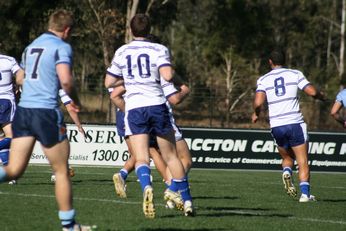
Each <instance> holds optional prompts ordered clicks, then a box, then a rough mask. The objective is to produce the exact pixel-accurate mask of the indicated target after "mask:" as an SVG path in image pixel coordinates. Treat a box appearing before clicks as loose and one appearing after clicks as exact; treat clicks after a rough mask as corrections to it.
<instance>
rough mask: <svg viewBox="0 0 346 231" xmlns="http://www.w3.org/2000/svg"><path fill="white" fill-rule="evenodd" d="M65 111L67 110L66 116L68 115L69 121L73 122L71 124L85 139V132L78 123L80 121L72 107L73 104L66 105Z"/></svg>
mask: <svg viewBox="0 0 346 231" xmlns="http://www.w3.org/2000/svg"><path fill="white" fill-rule="evenodd" d="M65 107H66V109H67V112H68V114H69V115H70V117H71V119H72V120H73V122H74V123H75V124H76V126H77V128H78V131H79V132H80V133H82V135H83V136H84V137H85V131H84V128H83V127H82V124H81V122H80V119H79V116H78V112H76V111H75V110H74V107H75V106H73V102H71V103H69V104H66V105H65Z"/></svg>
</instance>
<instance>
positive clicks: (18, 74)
mask: <svg viewBox="0 0 346 231" xmlns="http://www.w3.org/2000/svg"><path fill="white" fill-rule="evenodd" d="M15 76H16V85H17V86H22V85H23V82H24V70H23V69H22V68H20V69H19V70H18V71H17V72H16V75H15Z"/></svg>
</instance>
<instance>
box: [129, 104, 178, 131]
mask: <svg viewBox="0 0 346 231" xmlns="http://www.w3.org/2000/svg"><path fill="white" fill-rule="evenodd" d="M172 130H173V127H172V124H171V121H170V118H169V111H168V108H167V106H166V104H161V105H155V106H148V107H141V108H135V109H132V110H129V111H128V112H127V113H126V114H125V134H126V135H136V134H151V135H153V136H160V135H166V134H168V133H169V132H171V131H172Z"/></svg>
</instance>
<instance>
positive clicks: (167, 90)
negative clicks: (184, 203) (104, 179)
mask: <svg viewBox="0 0 346 231" xmlns="http://www.w3.org/2000/svg"><path fill="white" fill-rule="evenodd" d="M161 86H162V89H163V92H164V94H165V96H166V98H167V102H166V104H167V107H168V108H169V112H170V118H171V123H172V126H173V128H174V131H175V140H176V147H177V153H178V156H179V159H180V160H181V162H182V164H183V166H184V170H185V172H186V175H187V174H188V172H189V170H190V168H191V165H192V160H191V154H190V151H189V148H188V146H187V143H186V141H185V140H184V139H183V136H182V133H181V130H180V129H179V127H178V126H177V125H176V123H175V119H174V117H173V110H172V108H171V105H170V104H172V105H177V104H179V103H180V102H182V101H183V99H184V98H185V97H186V96H187V95H188V94H189V92H190V89H189V88H188V87H187V86H186V85H185V84H182V85H181V86H180V91H178V90H177V89H176V88H175V87H174V85H173V83H171V82H167V81H165V80H164V79H162V78H161ZM112 90H113V89H111V90H110V93H111V94H110V98H111V99H112V101H114V102H115V104H117V103H116V100H117V99H116V97H114V98H113V97H112V95H113V94H112V92H113V91H112ZM116 115H117V116H116V119H117V121H116V125H117V131H118V135H119V136H121V137H124V138H125V141H126V143H127V145H128V149H129V153H130V154H131V144H130V142H129V139H128V137H126V136H125V126H124V122H123V121H124V113H123V112H121V111H119V110H118V111H117V112H116ZM150 157H151V158H152V160H153V161H154V164H155V167H156V169H157V170H158V171H159V173H160V175H161V176H162V178H163V180H164V182H165V184H166V185H167V186H169V185H170V182H171V179H172V176H171V173H170V171H169V169H168V168H167V165H166V164H165V162H164V161H163V160H162V157H161V154H160V151H159V149H158V147H157V143H156V138H155V137H153V136H150ZM134 167H135V158H134V156H133V155H131V156H130V158H129V159H128V160H127V161H126V162H125V164H124V166H123V168H122V169H120V171H119V172H118V173H115V174H114V175H113V181H114V186H115V191H116V193H117V195H118V196H120V197H122V198H126V184H125V182H126V179H127V176H128V174H129V173H130V172H132V171H133V170H134ZM166 207H167V208H174V207H175V205H174V203H173V202H172V201H170V200H168V201H167V206H166Z"/></svg>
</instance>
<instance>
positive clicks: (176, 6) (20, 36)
mask: <svg viewBox="0 0 346 231" xmlns="http://www.w3.org/2000/svg"><path fill="white" fill-rule="evenodd" d="M0 7H1V9H2V10H1V13H0V19H1V21H2V22H6V23H3V26H2V27H1V28H0V41H1V42H0V49H1V52H2V53H6V54H9V55H12V56H15V57H16V58H17V59H20V54H21V52H22V50H23V49H24V47H25V46H26V45H27V44H28V43H29V42H30V41H31V40H32V39H33V38H34V37H36V36H37V35H38V34H39V33H42V32H43V31H44V30H45V27H46V17H47V16H48V14H49V13H50V12H51V11H52V10H54V9H56V8H59V7H64V8H68V9H70V10H72V11H74V12H75V16H76V21H77V25H76V27H75V31H74V34H73V36H72V39H71V42H72V44H73V48H74V53H75V68H74V70H75V76H76V78H77V80H78V84H79V86H80V90H81V92H82V93H83V94H89V93H91V94H92V95H95V93H96V94H97V95H99V97H100V100H104V98H103V95H105V94H106V91H105V89H104V88H103V77H104V74H105V69H106V68H107V66H108V65H109V63H110V60H111V58H112V56H113V54H114V50H115V49H116V48H118V47H119V46H121V45H122V44H123V43H125V42H128V41H130V39H131V38H130V36H129V30H128V23H129V19H130V18H131V16H132V15H133V14H134V13H138V12H141V13H147V14H149V15H150V17H151V19H152V25H153V33H154V34H156V35H158V36H159V37H160V38H161V40H162V42H163V43H164V44H165V45H167V46H168V47H169V48H170V49H171V52H172V57H173V59H172V60H173V63H174V66H175V69H176V71H177V73H178V74H179V75H180V76H182V78H183V79H184V80H185V81H186V82H187V83H188V84H189V86H190V88H191V91H192V94H191V96H190V97H189V98H188V100H187V102H185V103H183V104H182V105H181V106H179V107H178V108H177V109H178V113H177V115H178V119H180V118H184V119H186V118H188V119H189V118H194V119H195V118H198V119H199V121H200V123H198V125H200V126H223V127H229V126H232V122H234V121H236V122H237V123H238V124H241V123H243V124H248V123H249V121H250V119H249V115H250V113H251V103H252V97H253V90H254V88H255V87H256V79H257V78H258V77H259V76H260V75H262V74H264V73H265V72H267V71H268V70H269V67H268V65H267V54H268V53H269V52H270V50H271V49H273V48H274V47H276V46H279V47H282V48H283V49H284V50H285V51H286V54H287V65H288V66H289V67H292V68H297V69H300V70H302V71H303V72H304V73H306V75H307V77H308V79H309V80H311V81H312V82H313V83H314V84H315V85H317V87H319V88H322V89H323V90H325V91H326V92H327V95H328V96H329V98H330V99H333V98H334V97H335V94H336V92H337V91H338V89H339V82H340V76H341V73H343V72H344V70H343V69H344V68H343V64H344V48H343V47H344V36H345V35H344V28H345V10H346V8H345V0H342V1H337V0H331V1H317V0H313V1H303V0H293V1H284V0H279V1H270V0H251V1H250V0H220V1H214V0H203V1H198V0H185V1H177V0H141V1H138V0H128V1H125V0H105V1H104V0H83V1H78V0H62V1H57V0H47V1H43V2H42V1H38V0H26V1H19V0H12V1H1V2H0ZM105 98H107V97H105ZM302 100H303V101H306V102H307V103H309V105H313V107H312V109H311V108H310V107H309V110H314V111H316V112H318V113H315V115H316V114H320V115H321V116H322V117H323V113H324V111H328V104H325V105H322V106H321V105H318V104H314V103H313V102H312V101H309V100H310V99H308V98H305V97H302ZM102 105H103V104H100V105H99V106H100V108H99V110H101V111H102V110H106V108H102ZM183 110H184V112H183V113H179V112H182V111H183ZM303 110H304V109H303ZM309 110H307V111H309ZM196 112H198V113H196ZM180 114H182V115H183V116H181V117H180V116H179V115H180ZM307 117H308V118H307V119H308V120H309V119H310V120H312V118H315V119H316V116H315V117H313V116H312V117H311V118H310V117H309V116H307ZM111 120H112V119H111V116H108V121H111ZM104 121H105V119H103V121H102V122H104ZM91 122H92V121H91ZM95 122H100V121H95ZM191 125H193V124H191ZM244 126H249V125H244ZM315 126H316V127H318V126H320V124H319V122H317V123H316V125H315Z"/></svg>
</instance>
